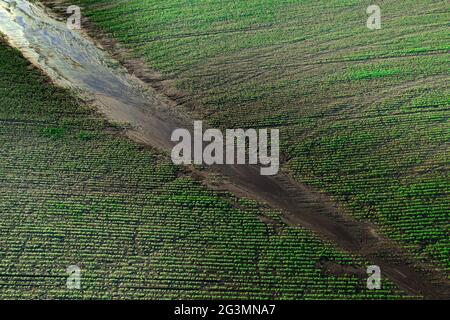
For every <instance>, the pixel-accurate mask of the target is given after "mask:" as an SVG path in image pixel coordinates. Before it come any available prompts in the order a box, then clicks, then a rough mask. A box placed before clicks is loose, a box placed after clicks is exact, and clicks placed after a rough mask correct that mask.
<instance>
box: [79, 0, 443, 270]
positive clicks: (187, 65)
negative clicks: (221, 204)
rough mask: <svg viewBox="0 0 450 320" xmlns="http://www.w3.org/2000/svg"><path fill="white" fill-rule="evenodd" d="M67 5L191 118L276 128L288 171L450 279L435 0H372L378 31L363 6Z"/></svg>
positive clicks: (286, 2) (278, 2)
mask: <svg viewBox="0 0 450 320" xmlns="http://www.w3.org/2000/svg"><path fill="white" fill-rule="evenodd" d="M72 2H73V1H72ZM75 2H76V3H78V4H80V5H82V6H84V13H85V14H87V15H88V16H89V18H90V19H91V21H93V22H94V23H96V24H97V25H98V26H99V27H101V28H103V29H104V30H105V31H106V32H108V33H110V34H111V35H112V36H114V37H115V38H116V39H118V40H119V41H120V42H121V43H122V44H123V45H125V46H126V47H127V48H129V49H131V50H132V52H133V54H134V55H136V56H138V57H143V58H145V59H146V61H147V62H148V63H149V66H151V67H152V68H154V69H157V70H159V71H161V72H162V73H163V74H164V77H165V78H164V79H165V80H172V82H175V83H176V86H177V88H178V89H181V90H184V91H186V92H188V93H189V99H188V100H187V101H186V98H184V99H185V100H183V103H186V104H187V105H189V104H190V103H193V102H195V105H197V106H200V107H198V108H196V112H199V113H200V115H199V116H204V117H205V118H207V119H208V120H209V122H210V123H211V124H212V125H214V126H220V127H225V128H230V127H244V128H246V127H253V128H259V127H278V128H280V130H281V138H282V139H283V145H282V148H281V149H282V150H284V156H285V159H287V161H285V163H284V170H285V171H287V172H289V173H290V174H291V175H293V176H294V177H295V178H296V179H298V180H300V181H302V182H305V183H307V184H309V185H314V186H316V187H319V188H320V189H321V190H323V191H324V192H326V193H328V194H330V195H331V196H332V197H333V198H334V199H336V200H338V201H339V202H340V203H341V204H342V205H343V206H345V207H346V208H347V209H348V211H350V212H351V213H353V214H354V216H356V217H357V218H359V219H364V220H370V221H372V222H374V223H376V224H378V225H380V226H381V228H382V229H383V230H384V232H385V234H386V235H388V236H389V237H391V238H392V239H395V240H399V241H400V242H402V243H403V244H404V245H405V246H406V247H408V248H409V249H410V250H411V252H413V253H414V254H415V255H416V256H417V258H418V259H425V260H430V259H431V260H432V261H434V263H435V264H436V265H439V266H440V267H442V268H443V269H445V270H446V271H449V270H450V264H449V259H448V257H449V248H450V243H449V241H450V239H449V237H448V231H449V230H448V221H449V212H450V197H449V192H448V190H449V185H450V183H449V177H448V166H449V159H448V155H449V154H450V153H449V147H448V141H449V138H450V130H449V129H450V122H449V121H448V118H449V105H450V104H449V96H450V95H449V89H448V70H449V67H450V59H449V56H448V51H449V49H450V47H449V45H448V44H449V40H450V38H449V33H448V21H449V20H450V12H449V11H448V4H447V3H446V2H445V1H433V0H423V1H414V0H406V1H396V0H386V1H382V2H381V1H380V2H379V5H380V6H381V9H382V29H381V30H376V31H371V30H369V29H367V28H366V20H367V18H368V16H367V14H366V8H367V7H368V5H370V4H374V3H373V1H365V0H361V1H358V0H352V1H342V0H245V1H243V0H242V1H235V0H232V1H223V0H196V1H192V0H152V1H149V0H130V1H116V0H78V1H75ZM376 2H377V1H375V3H376Z"/></svg>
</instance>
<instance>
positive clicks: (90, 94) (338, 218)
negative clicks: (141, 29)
mask: <svg viewBox="0 0 450 320" xmlns="http://www.w3.org/2000/svg"><path fill="white" fill-rule="evenodd" d="M0 32H1V33H3V34H4V35H6V38H7V41H8V42H9V44H10V45H11V46H13V47H15V48H17V49H18V50H20V51H21V52H22V54H23V55H24V56H25V57H26V58H27V59H28V60H29V61H30V62H32V63H33V64H34V65H35V66H37V67H38V68H40V69H41V70H42V71H43V72H44V73H46V74H47V75H48V76H49V77H50V78H51V79H52V81H53V82H54V83H55V84H57V85H60V86H62V87H65V88H70V89H72V90H74V91H76V92H78V93H79V94H80V96H82V97H84V98H86V99H88V100H89V101H90V103H91V104H92V105H94V106H95V107H96V108H97V110H98V111H99V112H100V113H102V114H103V115H104V116H105V117H106V118H107V119H109V120H110V121H113V122H120V123H123V124H127V125H128V127H127V129H126V135H127V136H128V137H130V138H131V139H133V140H135V141H137V142H139V143H143V144H146V145H149V146H151V147H155V148H158V149H160V150H162V151H163V152H168V151H170V150H171V148H172V147H173V143H172V142H171V140H170V136H171V134H172V132H173V130H175V129H176V128H192V123H193V120H192V119H189V118H188V117H187V116H186V115H184V114H180V112H179V111H176V110H175V108H174V107H173V106H174V103H173V102H172V101H170V99H168V98H167V97H164V96H163V95H162V94H160V93H159V92H157V91H156V90H155V89H153V88H152V87H151V86H149V85H147V84H146V83H144V82H143V81H141V80H140V79H138V78H137V77H134V76H133V75H131V74H129V73H128V72H127V70H126V69H125V68H123V67H122V66H121V65H120V63H118V62H117V61H116V60H114V59H113V58H112V57H111V55H109V54H108V52H106V51H105V50H103V49H102V48H101V47H100V46H99V45H98V44H97V43H96V42H95V41H94V40H93V39H92V38H90V37H89V36H88V35H87V33H86V32H84V31H78V30H69V29H68V28H67V26H66V23H65V21H62V20H61V19H59V18H58V17H57V15H55V14H54V13H52V12H51V11H50V10H49V9H48V8H45V7H43V6H42V5H39V4H35V3H31V2H29V1H24V0H16V1H13V0H0ZM177 109H179V108H177ZM188 169H189V170H191V171H192V173H193V174H194V175H195V176H200V177H201V178H202V180H203V181H204V182H205V184H208V175H209V174H210V173H212V172H214V174H217V173H219V174H220V175H221V176H222V177H223V183H222V185H221V186H220V189H221V190H226V191H230V192H232V193H234V194H237V195H239V196H246V197H249V198H252V199H255V200H257V201H260V202H263V203H266V204H267V205H269V206H270V207H272V208H275V209H279V210H281V212H282V215H283V220H284V221H285V223H287V224H289V225H301V226H303V227H305V228H308V229H310V230H312V231H314V232H315V233H316V234H317V235H318V236H320V237H321V238H322V239H324V240H326V241H330V242H331V243H333V244H334V245H335V246H337V247H338V248H341V249H343V250H346V251H349V252H352V253H354V254H357V255H360V256H362V257H364V258H365V259H366V260H367V261H369V262H370V263H371V264H375V265H379V266H380V268H381V271H382V275H383V276H385V277H388V278H389V279H390V280H391V281H393V282H394V283H396V284H397V285H398V286H399V287H400V288H402V289H403V290H404V291H405V292H407V293H408V294H411V295H414V296H423V297H424V298H429V299H444V298H449V292H448V288H449V286H448V283H447V282H446V279H445V277H443V276H440V275H436V274H435V271H434V270H433V268H432V267H431V266H428V265H421V266H420V267H421V271H418V269H417V266H414V264H415V263H414V262H413V260H412V259H411V258H410V257H409V256H408V254H407V253H406V252H405V251H404V250H402V248H401V247H400V246H398V245H397V244H395V243H393V242H392V241H390V240H388V239H386V238H385V237H383V236H380V235H378V234H377V232H376V228H375V227H374V226H372V225H370V224H368V223H365V222H361V221H356V220H355V219H352V218H351V217H350V216H349V215H346V214H345V213H341V212H340V211H339V210H337V208H336V206H334V205H333V203H332V202H330V201H329V200H328V199H326V198H325V197H324V196H323V195H320V194H319V193H317V192H315V191H313V190H312V189H311V188H308V187H307V186H304V185H302V184H299V183H298V182H295V181H293V180H292V179H290V178H289V177H288V176H286V175H283V174H279V175H277V176H275V177H269V176H261V175H260V171H259V168H258V167H257V166H250V165H222V166H214V167H210V168H209V169H207V170H206V171H205V170H200V171H199V170H197V169H196V168H188ZM215 187H216V186H215ZM392 255H395V256H396V258H397V259H396V262H394V261H392V260H391V259H390V258H389V256H392ZM399 261H401V262H399ZM424 270H426V271H424ZM364 272H365V270H359V271H358V274H364ZM436 279H438V280H436Z"/></svg>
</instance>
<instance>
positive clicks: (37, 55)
mask: <svg viewBox="0 0 450 320" xmlns="http://www.w3.org/2000/svg"><path fill="white" fill-rule="evenodd" d="M0 32H1V33H3V34H4V35H6V37H7V39H8V42H9V43H10V44H11V45H12V46H14V47H16V48H17V49H19V50H20V51H21V52H22V54H23V55H24V56H25V57H26V58H27V59H29V60H30V61H31V62H32V63H33V64H35V65H36V66H38V67H39V68H40V69H42V70H43V71H44V72H45V73H46V74H47V75H49V76H50V78H51V79H52V80H53V81H54V82H55V83H57V84H58V85H61V86H63V87H66V88H70V89H73V90H76V91H81V92H82V93H83V94H84V95H86V96H87V97H89V98H93V99H94V101H95V104H96V105H97V107H98V108H99V110H100V111H101V112H103V113H104V114H106V115H107V117H108V118H110V119H111V120H114V121H118V122H125V123H131V124H133V125H134V126H135V127H138V128H139V129H140V131H141V133H143V134H142V136H141V137H140V139H141V140H144V141H145V142H149V143H152V144H153V145H155V146H157V147H162V148H168V147H170V146H171V141H170V135H171V133H172V131H173V130H174V129H175V128H176V127H178V126H179V125H178V124H179V121H177V120H176V119H175V117H174V115H169V114H168V112H169V110H168V109H169V108H168V106H167V104H165V103H164V102H162V101H161V100H160V99H158V98H157V95H156V94H155V93H153V94H152V93H151V92H149V91H148V90H150V89H148V88H145V89H144V86H143V85H142V83H141V82H140V81H139V80H138V79H136V78H134V77H132V76H130V75H129V74H127V72H126V70H125V69H124V68H122V67H118V65H119V64H118V63H117V62H116V61H114V60H113V59H112V58H111V57H110V56H109V55H108V54H107V53H106V52H104V51H102V50H101V49H99V48H98V47H97V46H96V45H95V44H94V42H93V41H92V40H91V39H89V37H87V36H86V35H84V34H82V33H80V32H78V31H77V30H71V29H69V28H68V27H67V25H66V23H63V22H61V21H58V20H56V19H54V18H52V17H50V16H49V15H48V14H47V13H46V11H45V9H44V8H43V7H41V6H39V5H35V4H33V3H30V2H28V1H24V0H15V1H14V0H0ZM164 109H165V110H164ZM163 118H164V119H163Z"/></svg>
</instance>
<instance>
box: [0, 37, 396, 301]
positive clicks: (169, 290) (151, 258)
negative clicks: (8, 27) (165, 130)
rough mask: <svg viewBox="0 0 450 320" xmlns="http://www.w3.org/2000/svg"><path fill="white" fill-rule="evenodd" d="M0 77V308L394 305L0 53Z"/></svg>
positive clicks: (271, 217) (290, 232) (267, 218)
mask: <svg viewBox="0 0 450 320" xmlns="http://www.w3.org/2000/svg"><path fill="white" fill-rule="evenodd" d="M0 70H1V72H0V145H1V146H2V148H1V151H0V152H1V156H0V212H1V214H2V219H1V220H0V231H1V232H0V299H11V298H21V299H24V298H45V299H53V298H100V299H102V298H120V299H125V298H147V299H148V298H153V299H170V298H189V299H193V298H274V299H281V298H285V299H293V298H297V299H298V298H305V299H311V298H336V299H339V298H345V299H347V298H369V299H371V298H373V299H376V298H396V297H401V293H400V291H398V290H397V289H395V288H394V287H393V285H392V284H390V283H389V282H388V281H387V280H384V281H383V289H382V290H375V291H368V290H367V289H366V288H365V286H366V280H365V277H364V275H363V277H362V278H360V277H359V276H356V275H354V274H353V275H352V274H351V273H339V272H336V271H333V270H330V268H329V267H327V265H329V264H330V263H334V264H336V265H337V266H338V267H339V266H340V267H342V268H345V267H346V266H347V267H351V266H365V265H367V263H365V262H364V261H362V260H361V259H359V258H357V257H352V256H349V255H347V254H344V253H342V252H339V251H337V250H335V249H334V248H333V247H332V246H331V245H329V244H326V243H323V242H321V241H319V240H318V239H317V238H316V237H315V236H314V235H313V234H312V233H310V232H309V231H306V230H304V229H301V228H295V227H289V226H287V225H285V224H284V223H283V222H282V221H281V220H280V218H279V215H278V214H277V213H276V212H270V211H268V210H264V209H262V208H260V207H259V206H257V205H256V204H255V203H253V202H251V201H246V200H242V199H237V198H235V197H232V196H231V195H229V194H224V193H219V192H213V191H210V190H208V189H206V188H205V187H204V186H202V185H201V184H200V183H199V182H196V181H194V180H193V179H191V178H189V177H187V176H184V175H183V172H180V171H179V169H177V168H175V167H174V166H173V165H172V164H171V162H170V160H169V159H166V157H164V156H162V155H160V154H158V153H157V152H155V151H153V150H148V149H144V148H142V147H140V146H138V145H135V144H133V143H131V142H129V141H128V140H126V139H125V138H123V137H121V135H120V132H121V130H120V128H116V127H114V126H112V125H110V124H108V123H106V122H105V121H104V120H102V119H101V117H99V116H98V115H96V114H95V113H94V112H92V111H91V110H90V109H88V108H87V107H86V106H84V105H82V104H80V103H78V102H77V101H76V100H75V99H74V97H73V96H72V95H71V93H70V92H67V91H66V90H62V89H58V88H56V87H54V86H53V85H52V84H50V83H49V81H48V80H47V79H46V78H45V77H43V76H42V75H41V74H40V73H39V72H38V71H36V70H35V69H33V68H32V67H30V66H29V65H28V63H27V62H26V61H25V59H23V58H22V57H21V55H20V54H19V53H18V52H17V51H16V50H13V49H10V48H8V47H7V46H5V45H4V44H2V43H0ZM69 265H79V266H80V267H81V269H82V274H81V286H82V289H81V290H68V289H67V288H66V280H67V276H68V274H66V268H67V267H68V266H69Z"/></svg>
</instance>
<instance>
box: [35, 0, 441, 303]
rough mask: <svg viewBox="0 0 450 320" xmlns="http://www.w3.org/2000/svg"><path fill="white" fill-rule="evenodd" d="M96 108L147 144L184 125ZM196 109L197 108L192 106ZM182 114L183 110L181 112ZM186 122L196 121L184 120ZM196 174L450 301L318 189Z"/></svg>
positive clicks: (240, 174) (231, 172) (430, 274)
mask: <svg viewBox="0 0 450 320" xmlns="http://www.w3.org/2000/svg"><path fill="white" fill-rule="evenodd" d="M42 2H44V3H45V4H46V5H48V6H49V7H50V8H52V9H54V10H55V11H56V12H60V13H63V12H65V10H62V7H61V6H60V4H61V2H63V1H55V0H49V1H47V0H44V1H42ZM83 27H84V28H85V30H84V31H86V33H88V34H89V35H90V36H91V37H93V38H94V39H96V40H97V41H98V43H99V44H100V45H101V46H102V47H103V48H106V49H107V50H108V51H109V52H111V53H112V55H113V56H114V57H115V58H116V59H117V60H119V61H120V62H121V63H122V64H123V65H124V66H125V67H126V68H127V70H128V71H129V73H130V74H132V75H134V76H136V77H138V78H139V79H141V80H142V81H144V82H145V83H147V84H149V85H150V86H151V87H152V88H153V89H157V90H158V91H159V92H162V93H164V94H166V95H167V96H168V97H169V98H171V99H165V100H164V101H159V102H160V103H162V104H163V105H164V106H163V107H164V108H167V107H169V108H171V109H179V108H176V106H178V105H179V103H178V102H180V101H184V99H185V98H184V97H186V96H187V95H186V93H183V92H180V91H178V90H176V89H175V88H174V87H173V86H172V85H171V84H170V82H168V81H165V80H166V79H164V76H163V75H161V74H159V73H157V72H155V71H152V70H151V69H150V68H148V67H147V65H146V63H145V62H144V61H143V60H141V59H136V58H131V54H130V52H128V51H127V50H125V49H123V48H122V47H121V46H120V45H119V44H118V43H117V42H115V41H113V40H111V39H110V38H109V37H108V36H107V35H106V34H104V33H103V32H101V31H100V30H99V29H98V28H96V27H95V26H94V25H93V24H91V23H89V21H88V20H86V18H85V19H84V21H83ZM95 104H96V105H97V107H98V108H99V110H100V111H101V112H102V113H103V114H104V115H106V117H107V118H108V119H110V120H112V121H118V122H122V123H128V124H130V125H131V126H132V128H130V129H127V130H126V134H127V136H128V137H130V138H131V139H133V140H134V141H137V142H139V143H142V144H144V145H147V146H152V147H158V148H160V149H162V150H165V151H168V150H170V148H171V146H172V143H171V142H170V133H171V132H172V130H173V129H174V128H177V127H180V125H181V124H182V123H181V122H180V121H177V120H173V119H169V118H165V117H160V116H158V115H155V114H154V113H152V112H151V111H149V110H148V109H146V108H136V107H135V106H133V105H127V104H124V103H117V101H116V100H114V99H111V98H110V97H104V96H103V97H102V96H98V97H97V101H95ZM191 107H192V108H195V105H191ZM177 111H179V110H177ZM184 118H185V120H184V121H183V122H185V121H186V122H185V123H192V121H191V122H189V121H188V119H186V117H184ZM189 169H190V170H191V172H192V173H194V174H195V176H197V177H198V178H199V179H201V180H202V181H203V182H204V183H205V184H206V185H208V186H209V187H211V188H213V189H220V190H226V191H229V192H232V193H234V194H236V195H238V196H244V197H248V198H252V199H255V200H257V201H260V202H263V203H266V204H268V205H269V206H271V207H273V208H275V209H281V210H282V212H283V219H284V221H285V222H286V223H287V224H289V225H301V226H303V227H305V228H307V229H310V230H312V231H314V232H315V233H316V234H317V235H318V236H319V237H320V238H322V239H324V240H327V241H330V242H332V243H333V244H335V245H336V246H337V247H339V248H341V249H344V250H346V251H349V252H352V253H355V254H357V255H360V256H362V257H364V258H365V259H366V260H368V261H369V262H370V263H371V264H375V265H378V266H380V268H381V270H382V274H383V275H384V276H386V277H388V278H389V279H390V280H392V281H393V282H394V283H396V284H397V285H398V286H399V287H400V288H402V289H404V290H405V291H406V292H408V293H410V294H412V295H418V296H423V297H424V298H428V299H449V298H450V292H449V291H450V290H449V288H450V286H449V282H448V280H447V279H446V278H444V277H443V276H442V275H440V274H439V273H437V272H436V270H435V269H434V268H433V267H432V266H431V265H427V264H424V263H418V262H417V261H414V259H413V258H412V257H410V255H409V254H408V253H407V252H406V250H404V249H403V248H402V247H401V246H400V245H399V244H397V243H395V242H393V241H391V240H389V239H386V238H384V237H382V236H380V235H379V234H378V232H377V226H374V225H371V224H369V223H366V222H362V221H356V220H355V219H353V218H352V217H350V215H348V214H346V213H345V212H344V211H343V210H341V209H339V208H338V207H337V205H336V204H334V203H333V202H332V201H330V200H329V199H328V198H327V197H326V196H324V195H323V194H320V193H319V192H316V191H315V190H313V189H312V188H310V187H308V186H305V185H303V184H300V183H298V182H296V181H294V180H293V179H291V178H290V177H288V176H286V175H283V174H280V175H278V176H276V177H268V176H261V175H260V173H259V168H258V167H256V166H250V165H240V166H238V165H232V166H214V167H211V168H208V169H199V168H195V167H190V168H189ZM211 171H214V172H215V174H217V173H219V174H221V175H222V176H223V181H222V183H221V185H220V186H217V183H209V181H210V179H209V176H210V173H211ZM327 266H328V267H326V269H329V270H331V271H330V272H336V273H345V272H348V271H349V270H347V269H346V270H343V269H342V268H341V267H339V266H334V265H333V266H330V265H327ZM351 273H353V274H363V273H365V270H361V269H359V270H351Z"/></svg>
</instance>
